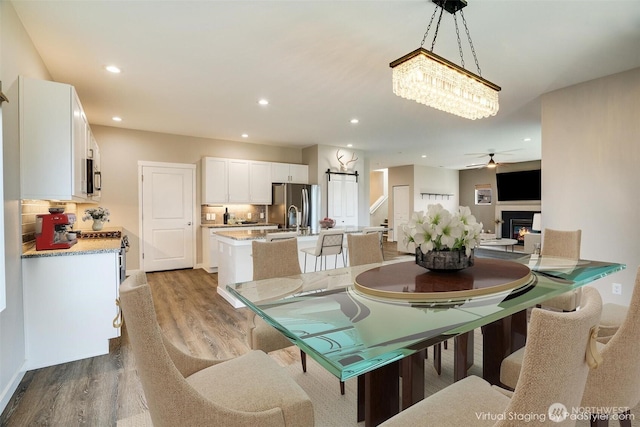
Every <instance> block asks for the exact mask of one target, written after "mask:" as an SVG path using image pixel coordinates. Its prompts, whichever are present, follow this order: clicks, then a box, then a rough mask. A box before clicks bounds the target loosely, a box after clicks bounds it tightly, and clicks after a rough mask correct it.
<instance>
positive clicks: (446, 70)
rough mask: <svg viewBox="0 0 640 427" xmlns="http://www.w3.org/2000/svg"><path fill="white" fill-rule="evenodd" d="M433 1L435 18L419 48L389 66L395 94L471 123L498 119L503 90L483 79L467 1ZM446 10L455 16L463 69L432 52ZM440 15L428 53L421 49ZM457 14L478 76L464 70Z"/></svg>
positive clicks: (432, 17) (431, 21)
mask: <svg viewBox="0 0 640 427" xmlns="http://www.w3.org/2000/svg"><path fill="white" fill-rule="evenodd" d="M432 1H433V3H435V5H436V7H435V10H434V12H433V15H431V20H430V21H429V25H428V26H427V31H426V32H425V33H424V37H423V38H422V43H421V44H420V48H418V49H416V50H414V51H413V52H411V53H408V54H407V55H405V56H403V57H402V58H399V59H397V60H395V61H393V62H392V63H391V64H390V66H391V68H392V69H393V93H395V94H396V95H398V96H400V97H402V98H406V99H411V100H413V101H416V102H419V103H421V104H425V105H428V106H430V107H433V108H436V109H438V110H442V111H445V112H447V113H451V114H455V115H457V116H460V117H464V118H467V119H471V120H475V119H481V118H484V117H489V116H495V115H496V113H497V112H498V108H499V105H498V92H499V91H500V86H497V85H496V84H494V83H491V82H490V81H488V80H486V79H484V78H482V77H481V71H480V65H479V64H478V58H477V57H476V52H475V49H474V48H473V42H472V41H471V35H470V34H469V29H468V27H467V21H466V20H465V18H464V14H463V13H462V8H464V7H465V6H466V5H467V2H466V0H432ZM444 11H447V12H449V13H450V14H451V15H453V20H454V22H455V27H456V34H457V38H458V49H459V51H460V59H461V61H462V62H461V65H462V66H458V65H456V64H454V63H453V62H451V61H448V60H446V59H445V58H443V57H441V56H438V55H436V54H435V53H433V48H434V47H435V44H436V38H437V37H438V30H439V28H440V21H441V20H442V15H443V12H444ZM438 12H440V14H439V16H438V22H437V24H436V29H435V34H434V36H433V42H432V43H431V50H430V51H428V50H426V49H424V48H423V47H422V46H424V43H425V41H426V39H427V35H428V33H429V29H430V28H431V25H432V24H433V20H434V18H435V16H436V14H437V13H438ZM458 13H459V14H460V16H461V17H462V23H463V25H464V30H465V32H466V33H467V38H468V40H469V45H470V46H471V52H472V53H473V59H474V61H475V63H476V67H477V68H478V74H474V73H472V72H470V71H468V70H466V69H465V68H464V57H463V54H462V43H461V42H460V31H459V29H458V20H457V18H456V14H458Z"/></svg>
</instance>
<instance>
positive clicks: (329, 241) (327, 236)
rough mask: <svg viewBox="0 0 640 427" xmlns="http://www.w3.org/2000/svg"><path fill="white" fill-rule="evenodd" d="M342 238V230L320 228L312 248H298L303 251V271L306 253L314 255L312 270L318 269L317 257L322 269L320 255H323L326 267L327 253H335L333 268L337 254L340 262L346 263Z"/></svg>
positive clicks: (336, 262)
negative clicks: (340, 256) (316, 240)
mask: <svg viewBox="0 0 640 427" xmlns="http://www.w3.org/2000/svg"><path fill="white" fill-rule="evenodd" d="M343 240H344V232H343V231H339V230H322V231H320V235H319V236H318V242H317V243H316V246H315V247H314V248H303V249H300V250H301V251H302V252H304V272H306V271H307V255H313V256H314V257H316V260H315V264H314V268H313V271H317V270H318V258H320V270H322V257H325V262H324V264H325V265H324V268H325V270H326V268H327V260H326V257H327V256H328V255H335V256H336V261H335V264H334V268H336V267H337V265H338V255H342V263H343V265H344V266H346V265H347V263H346V259H345V257H344V251H343V250H342V242H343Z"/></svg>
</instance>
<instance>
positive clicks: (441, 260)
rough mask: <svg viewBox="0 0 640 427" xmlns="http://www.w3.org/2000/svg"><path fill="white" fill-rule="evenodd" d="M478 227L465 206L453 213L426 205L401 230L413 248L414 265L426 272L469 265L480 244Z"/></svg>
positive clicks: (436, 206)
mask: <svg viewBox="0 0 640 427" xmlns="http://www.w3.org/2000/svg"><path fill="white" fill-rule="evenodd" d="M481 230H482V223H478V222H477V221H476V218H475V217H474V216H473V215H471V210H470V209H469V208H468V207H467V206H460V207H459V208H458V210H457V211H456V212H454V213H451V212H449V211H448V210H446V209H445V208H444V207H442V205H440V204H436V205H430V206H429V208H428V209H427V213H426V214H425V213H423V212H422V211H420V212H414V213H413V215H412V216H411V220H410V221H409V222H408V223H407V224H404V225H403V226H402V231H403V233H404V240H405V243H409V242H413V243H414V244H415V245H416V263H417V264H418V265H421V266H423V267H425V268H428V269H430V270H460V269H463V268H466V267H469V266H471V265H473V249H474V248H475V247H476V246H478V245H479V244H480V232H481Z"/></svg>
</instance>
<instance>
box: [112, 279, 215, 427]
mask: <svg viewBox="0 0 640 427" xmlns="http://www.w3.org/2000/svg"><path fill="white" fill-rule="evenodd" d="M120 306H121V307H122V313H123V315H124V319H125V327H126V331H127V335H128V337H129V340H130V342H131V348H132V350H133V354H134V356H135V360H136V369H137V370H138V373H139V375H140V382H141V383H142V389H143V390H144V395H145V397H146V400H147V404H148V405H149V413H150V415H151V419H152V421H153V425H155V426H164V425H178V423H188V421H187V420H189V419H190V416H189V413H190V412H193V411H194V409H195V408H194V406H193V405H192V403H193V402H200V401H201V400H202V396H200V394H199V393H197V392H196V391H195V390H194V389H193V388H192V387H191V386H190V385H189V384H188V383H187V381H186V380H185V378H184V376H183V375H182V374H181V373H180V371H179V370H178V368H177V367H176V366H175V364H174V362H173V360H172V359H171V357H170V355H169V353H168V351H167V348H166V347H165V342H164V336H163V334H162V331H161V330H160V326H159V325H158V321H157V318H156V311H155V308H154V306H153V298H152V296H151V289H150V288H149V285H148V284H147V277H146V275H145V273H144V272H142V271H140V272H137V273H134V274H132V275H131V276H129V277H128V278H127V279H126V280H125V281H124V282H122V283H121V284H120ZM210 404H211V405H212V406H213V403H212V402H211V403H210Z"/></svg>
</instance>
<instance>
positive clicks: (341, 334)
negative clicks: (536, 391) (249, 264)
mask: <svg viewBox="0 0 640 427" xmlns="http://www.w3.org/2000/svg"><path fill="white" fill-rule="evenodd" d="M624 268H625V266H624V265H623V264H618V263H612V262H601V261H589V260H569V259H562V258H555V257H543V256H538V255H530V256H523V257H522V258H519V259H516V260H508V261H507V260H488V259H481V258H477V257H476V263H475V265H474V266H473V267H470V268H468V269H466V270H463V271H461V272H455V273H439V272H430V271H428V270H425V269H423V268H422V267H419V266H417V265H416V264H415V262H414V261H406V260H404V261H403V260H392V261H387V262H384V263H381V264H369V265H363V266H357V267H347V268H340V269H335V270H325V271H320V272H314V273H305V274H300V275H296V276H289V277H281V278H275V279H266V280H259V281H251V282H244V283H237V284H232V285H228V286H227V290H228V291H229V292H231V293H232V294H233V295H235V296H236V297H237V298H239V299H240V300H241V301H242V302H243V303H245V304H246V306H247V307H248V308H249V309H251V310H252V311H254V312H255V313H257V315H259V316H260V317H262V318H263V319H264V320H265V321H266V322H267V323H269V324H271V325H272V326H273V327H275V328H276V329H278V330H279V331H280V332H281V333H282V334H284V335H285V336H286V337H287V338H288V339H289V340H291V341H292V343H294V344H295V345H297V346H298V347H299V348H300V349H301V350H303V351H304V352H305V353H306V354H308V355H309V356H310V357H312V358H313V359H314V360H315V361H317V362H318V363H319V364H320V365H322V366H323V367H324V368H325V369H326V370H327V371H329V372H330V373H332V374H333V375H335V376H336V377H337V378H338V379H340V380H342V381H345V380H347V379H350V378H354V377H358V421H362V420H363V419H364V421H365V425H366V426H375V425H378V424H380V423H382V422H383V421H384V420H386V419H388V418H390V417H391V416H393V415H394V414H396V413H397V412H398V411H399V410H400V409H404V408H406V407H408V406H410V405H412V404H413V403H415V402H417V401H419V400H421V399H422V398H424V359H425V351H426V349H427V348H428V347H430V346H432V345H434V344H437V343H439V342H442V341H444V340H447V339H450V338H454V341H455V343H456V350H455V352H456V353H455V359H456V361H455V362H454V363H455V365H456V370H457V374H456V378H460V377H462V376H464V375H465V373H463V374H460V372H466V368H467V367H468V360H467V358H466V356H467V354H468V348H467V343H468V342H469V341H468V337H469V336H470V335H471V334H472V333H473V330H474V329H476V328H482V331H483V334H482V336H483V338H482V339H483V377H484V378H485V379H486V380H487V381H489V382H491V383H493V384H497V383H498V382H499V369H500V363H501V362H502V360H503V359H504V358H505V357H506V356H507V355H509V354H510V353H511V352H513V351H515V350H516V349H518V348H520V347H522V346H523V345H524V344H525V340H526V309H527V308H530V307H533V306H535V305H537V304H540V303H542V302H543V301H544V300H546V299H548V298H551V297H554V296H556V295H559V294H561V293H564V292H567V291H569V290H572V289H576V288H579V287H581V286H584V285H586V284H588V283H590V282H592V281H594V280H597V279H599V278H602V277H604V276H606V275H608V274H611V273H614V272H616V271H619V270H622V269H624ZM505 272H509V274H507V273H505ZM400 377H402V381H401V383H402V393H400V385H399V384H400V381H399V380H398V379H399V378H400ZM400 396H401V398H400Z"/></svg>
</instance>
